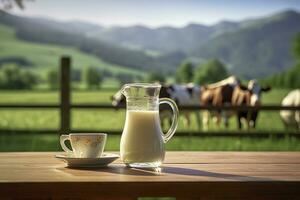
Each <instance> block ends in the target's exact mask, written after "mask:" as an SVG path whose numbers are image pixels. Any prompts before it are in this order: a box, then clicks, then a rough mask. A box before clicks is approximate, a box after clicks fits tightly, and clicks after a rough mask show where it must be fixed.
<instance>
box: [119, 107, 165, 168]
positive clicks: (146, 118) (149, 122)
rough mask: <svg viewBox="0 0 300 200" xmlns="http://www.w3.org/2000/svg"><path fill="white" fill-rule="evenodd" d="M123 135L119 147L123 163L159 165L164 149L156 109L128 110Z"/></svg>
mask: <svg viewBox="0 0 300 200" xmlns="http://www.w3.org/2000/svg"><path fill="white" fill-rule="evenodd" d="M123 135H124V137H122V139H121V147H120V148H121V157H122V160H123V161H124V163H125V164H127V163H156V164H157V165H160V163H161V162H162V161H163V159H164V156H165V150H164V142H163V133H162V130H161V127H160V119H159V112H158V111H157V110H128V111H127V113H126V122H125V127H124V130H123ZM158 137H159V138H161V139H158Z"/></svg>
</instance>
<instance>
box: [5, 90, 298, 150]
mask: <svg viewBox="0 0 300 200" xmlns="http://www.w3.org/2000/svg"><path fill="white" fill-rule="evenodd" d="M114 93H115V91H111V90H100V91H74V92H72V103H107V104H109V103H110V101H111V100H110V97H111V96H112V95H113V94H114ZM287 93H288V90H283V89H282V90H279V89H276V90H273V91H271V92H269V93H266V94H263V102H264V103H265V104H280V102H281V100H282V98H283V97H284V96H285V95H286V94H287ZM1 103H15V104H18V103H36V104H38V103H54V104H55V103H59V93H58V92H56V91H0V104H1ZM124 120H125V111H124V110H98V109H83V110H82V109H80V110H79V109H74V110H72V123H71V126H72V128H73V129H91V130H121V129H122V128H123V124H124ZM210 125H211V126H210V130H213V131H217V130H222V129H224V127H220V128H218V127H215V126H214V125H213V123H211V124H210ZM236 127H237V125H236V119H235V118H234V117H233V118H232V119H231V121H230V129H231V130H237V129H236ZM58 128H59V111H58V110H55V109H54V110H53V109H46V110H30V109H1V110H0V129H11V130H13V129H28V130H37V129H39V130H40V129H58ZM178 129H179V130H190V131H198V130H199V129H198V127H197V125H196V123H195V118H194V116H193V119H192V125H191V127H185V126H184V123H183V119H182V118H181V119H180V124H179V128H178ZM257 130H258V131H272V130H276V131H283V132H284V126H283V124H282V122H281V120H280V117H279V114H278V112H275V111H274V112H273V111H272V112H270V111H264V112H260V116H259V119H258V122H257ZM244 131H245V130H244ZM119 140H120V136H109V139H108V144H107V147H106V149H107V150H118V149H119ZM59 149H60V147H59V143H58V134H57V135H55V134H54V135H53V134H52V135H51V134H45V135H32V134H28V135H16V134H12V135H7V134H2V135H1V137H0V151H34V150H38V151H49V150H59ZM167 149H168V150H235V151H258V150H266V151H273V150H281V151H286V150H300V140H299V139H296V138H284V139H276V138H264V139H262V138H237V137H229V138H228V137H227V138H225V137H206V138H202V137H201V138H198V137H174V138H172V139H171V141H170V142H169V143H168V144H167Z"/></svg>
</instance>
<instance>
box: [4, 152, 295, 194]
mask: <svg viewBox="0 0 300 200" xmlns="http://www.w3.org/2000/svg"><path fill="white" fill-rule="evenodd" d="M58 153H61V152H57V153H55V152H44V153H42V152H37V153H0V196H1V198H25V197H26V198H27V197H28V198H49V197H51V198H54V199H55V198H57V199H60V198H87V199H90V198H104V199H106V198H122V197H128V198H136V197H139V196H173V197H178V198H200V197H201V198H204V199H221V198H229V199H239V198H243V199H282V198H287V199H299V198H298V197H300V190H299V188H300V153H298V152H167V155H166V162H165V163H164V164H163V166H162V167H161V168H160V169H157V170H142V169H130V168H126V167H125V166H124V165H123V164H122V163H121V161H120V160H117V161H116V162H114V163H113V164H111V165H110V167H108V168H102V169H85V170H78V169H70V168H65V163H63V162H61V161H60V160H57V159H55V158H54V155H55V154H58Z"/></svg>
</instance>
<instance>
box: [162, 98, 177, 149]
mask: <svg viewBox="0 0 300 200" xmlns="http://www.w3.org/2000/svg"><path fill="white" fill-rule="evenodd" d="M163 103H165V104H168V105H169V106H171V108H172V111H173V121H172V124H171V127H170V129H169V130H168V132H167V133H166V134H163V138H164V142H165V143H167V142H168V141H169V140H170V139H171V137H172V136H173V135H174V133H175V131H176V129H177V126H178V114H179V111H178V107H177V105H176V103H175V102H174V101H173V100H172V99H169V98H161V99H159V105H160V104H163Z"/></svg>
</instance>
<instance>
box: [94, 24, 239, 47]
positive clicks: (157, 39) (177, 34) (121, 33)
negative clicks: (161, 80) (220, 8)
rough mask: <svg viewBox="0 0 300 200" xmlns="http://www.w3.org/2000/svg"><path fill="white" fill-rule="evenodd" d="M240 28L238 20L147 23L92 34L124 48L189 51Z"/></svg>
mask: <svg viewBox="0 0 300 200" xmlns="http://www.w3.org/2000/svg"><path fill="white" fill-rule="evenodd" d="M237 27H238V23H234V22H225V21H224V22H220V23H218V24H216V25H214V26H204V25H200V24H189V25H187V26H185V27H183V28H174V27H168V26H164V27H159V28H155V29H152V28H148V27H146V26H131V27H112V28H104V29H101V30H98V31H97V32H95V33H90V34H89V35H90V36H91V37H94V38H98V39H104V40H105V41H109V42H112V43H118V44H121V45H123V46H125V47H134V48H138V49H147V50H153V51H159V52H172V51H183V52H188V51H189V50H191V49H194V48H196V47H198V46H199V45H201V44H203V43H204V42H206V41H207V40H208V39H210V38H211V37H213V36H215V35H217V34H221V33H224V32H226V31H229V30H233V29H235V28H237Z"/></svg>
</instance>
